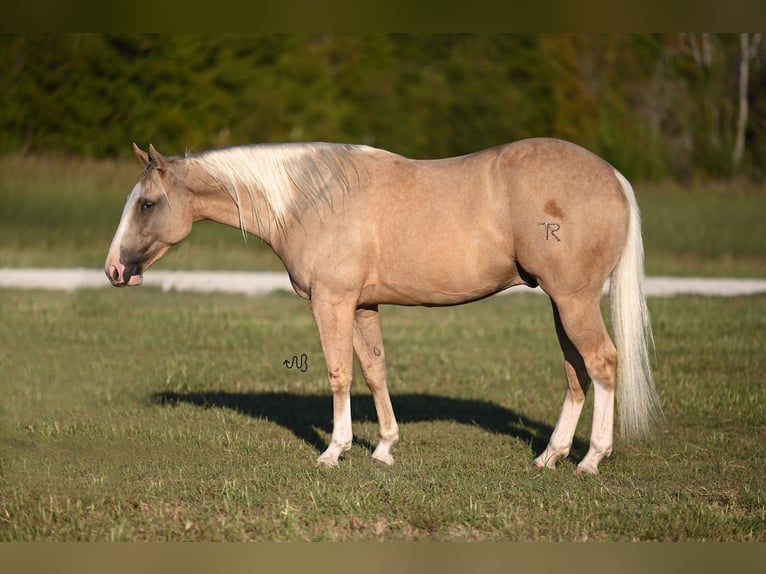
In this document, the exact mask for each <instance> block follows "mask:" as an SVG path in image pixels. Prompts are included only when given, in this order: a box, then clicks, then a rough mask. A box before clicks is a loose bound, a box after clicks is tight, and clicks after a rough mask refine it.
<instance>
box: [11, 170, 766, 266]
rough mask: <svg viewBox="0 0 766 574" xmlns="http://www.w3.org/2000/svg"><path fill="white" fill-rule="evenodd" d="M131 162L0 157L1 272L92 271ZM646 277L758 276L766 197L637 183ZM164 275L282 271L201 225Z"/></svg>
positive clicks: (130, 177) (757, 192)
mask: <svg viewBox="0 0 766 574" xmlns="http://www.w3.org/2000/svg"><path fill="white" fill-rule="evenodd" d="M139 173H140V168H139V165H138V162H109V161H98V162H96V161H87V160H73V159H72V160H64V159H51V158H46V159H41V158H18V157H4V158H0V266H10V267H14V266H24V267H31V266H43V267H69V266H79V267H100V266H101V265H103V262H104V258H105V256H106V251H107V248H108V246H109V242H110V241H111V238H112V235H113V234H114V230H115V229H116V227H117V223H118V221H119V219H120V214H121V212H122V206H123V203H124V200H125V197H126V196H127V194H128V192H129V191H130V189H131V187H132V186H133V184H134V182H135V180H136V179H137V178H138V175H139ZM635 187H636V193H637V196H638V202H639V205H640V206H641V208H642V212H643V220H644V242H645V246H646V268H647V272H648V273H649V274H655V275H656V274H662V275H685V276H696V275H704V276H716V277H726V276H736V277H766V247H764V246H766V226H764V225H762V223H761V221H760V217H761V213H762V211H763V205H764V201H766V190H764V189H763V188H753V187H749V186H738V185H735V184H729V185H727V186H716V185H704V184H700V185H693V186H689V187H682V186H679V185H677V184H665V185H660V184H651V185H642V184H640V183H638V182H636V183H635ZM158 268H162V269H232V270H256V269H262V270H263V269H268V270H280V269H282V267H281V263H280V262H279V260H278V259H277V258H276V256H274V254H273V253H272V252H271V250H270V249H268V248H267V247H266V246H265V245H263V244H262V243H260V242H259V240H257V239H255V238H250V239H249V240H248V244H247V245H245V243H244V241H243V239H242V235H241V234H240V232H239V231H238V230H236V229H231V228H227V227H224V226H221V225H217V224H212V223H208V222H204V223H199V224H197V225H195V228H194V231H193V232H192V234H191V236H190V237H189V238H188V239H187V240H186V241H185V242H184V243H182V244H181V245H179V246H177V247H175V248H174V249H173V250H171V252H170V253H169V254H168V255H167V256H166V257H165V258H164V259H163V260H162V261H161V262H160V263H159V264H158Z"/></svg>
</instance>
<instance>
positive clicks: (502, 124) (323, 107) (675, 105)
mask: <svg viewBox="0 0 766 574" xmlns="http://www.w3.org/2000/svg"><path fill="white" fill-rule="evenodd" d="M694 36H695V35H691V34H659V35H647V34H632V35H630V34H619V35H611V34H610V35H583V34H510V35H509V34H495V35H476V34H462V35H461V34H438V35H434V34H407V35H397V34H385V35H384V34H377V35H372V34H355V35H346V34H314V35H298V34H281V35H279V34H247V35H231V34H214V35H213V34H170V35H168V34H126V33H116V34H45V35H2V36H0V100H1V101H2V105H0V153H3V154H9V153H17V152H23V153H51V152H53V153H63V154H76V155H85V156H91V157H117V156H125V155H128V154H130V153H131V148H130V143H131V142H132V141H136V142H138V143H141V144H143V145H145V144H146V143H148V142H152V143H154V144H155V145H156V146H158V147H159V149H160V150H162V151H164V152H165V153H168V154H180V153H183V152H185V151H187V150H189V151H201V150H204V149H208V148H211V147H219V146H226V145H234V144H242V143H251V142H261V141H287V140H328V141H347V142H354V143H367V144H371V145H375V146H379V147H384V148H387V149H391V150H392V151H396V152H399V153H402V154H404V155H408V156H412V157H440V156H448V155H456V154H461V153H467V152H470V151H474V150H477V149H480V148H484V147H489V146H492V145H496V144H500V143H505V142H508V141H513V140H516V139H520V138H523V137H528V136H555V137H562V138H565V139H569V140H572V141H575V142H577V143H580V144H582V145H584V146H586V147H588V148H590V149H592V150H593V151H595V152H596V153H599V154H601V155H603V156H604V157H606V158H607V159H609V160H610V161H611V162H612V163H614V164H615V165H616V166H617V167H619V168H620V169H621V170H623V171H624V172H625V173H626V174H627V175H628V176H630V177H634V178H641V179H644V180H649V179H662V178H667V177H673V178H681V179H688V178H697V177H702V178H708V177H715V178H721V177H730V176H732V175H736V174H735V169H734V166H733V163H732V159H731V157H732V150H733V146H734V134H735V124H736V114H737V102H738V77H739V76H738V71H739V56H740V53H739V38H738V35H737V34H716V35H710V36H708V38H709V44H708V45H709V48H710V56H711V57H710V59H709V61H708V62H707V63H705V62H703V61H701V60H700V59H699V57H698V54H697V53H695V49H694V46H695V45H699V38H696V39H695V37H694ZM763 54H764V48H763V46H761V47H760V49H759V50H758V52H757V53H756V55H755V57H754V58H753V60H752V62H751V69H750V85H749V99H750V117H749V121H748V130H747V134H746V154H745V158H744V161H743V163H742V165H741V166H740V167H739V170H738V171H739V172H740V173H742V174H745V175H748V176H750V177H752V178H755V179H761V178H762V177H763V175H764V173H763V169H764V168H763V166H764V165H766V161H764V160H766V147H765V146H764V144H763V137H762V136H763V132H764V130H766V98H764V95H766V69H764V66H763V60H764V57H763Z"/></svg>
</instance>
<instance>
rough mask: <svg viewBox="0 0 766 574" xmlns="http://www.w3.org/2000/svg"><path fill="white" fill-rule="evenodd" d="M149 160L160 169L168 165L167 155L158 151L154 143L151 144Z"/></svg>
mask: <svg viewBox="0 0 766 574" xmlns="http://www.w3.org/2000/svg"><path fill="white" fill-rule="evenodd" d="M149 160H150V161H151V162H152V164H153V165H154V167H155V168H156V169H158V170H159V171H162V170H164V169H166V168H167V167H168V160H167V159H165V156H164V155H162V154H161V153H160V152H158V151H157V150H156V149H155V147H154V146H153V145H152V144H149Z"/></svg>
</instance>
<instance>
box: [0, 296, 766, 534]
mask: <svg viewBox="0 0 766 574" xmlns="http://www.w3.org/2000/svg"><path fill="white" fill-rule="evenodd" d="M650 308H651V311H652V313H653V317H654V326H655V333H656V340H657V357H656V377H657V382H658V387H659V390H660V394H661V396H662V399H663V403H664V406H665V410H666V414H667V418H668V422H667V426H666V427H665V428H663V429H661V430H660V431H659V432H658V433H657V434H656V435H655V436H654V437H653V438H651V439H649V440H648V441H646V442H643V443H636V444H625V443H624V442H623V441H620V440H619V439H618V442H617V444H616V448H615V453H614V454H613V456H612V457H611V458H610V459H608V460H606V461H604V463H603V464H602V465H601V474H600V475H598V476H594V477H576V476H574V467H575V464H576V463H577V461H578V460H579V458H580V457H581V456H583V454H584V453H585V450H586V448H587V437H588V433H589V417H590V408H589V407H590V405H589V407H588V410H586V412H585V414H584V417H583V420H582V421H581V424H580V426H579V429H578V435H577V441H576V444H575V448H574V449H573V450H574V452H573V454H572V456H571V458H570V459H568V460H566V461H564V462H563V463H562V464H560V467H559V468H558V469H557V470H556V471H555V472H550V471H540V470H533V469H532V468H531V466H530V463H531V461H532V458H533V457H534V455H535V454H537V453H538V452H539V451H540V450H541V449H542V448H543V447H544V445H545V443H546V442H547V439H548V435H549V433H550V431H551V427H552V425H553V424H554V423H555V420H556V417H557V416H558V410H559V407H560V404H561V400H562V399H563V393H564V385H565V383H564V378H563V372H562V367H561V365H560V359H559V351H558V348H557V345H556V342H555V335H554V332H553V325H552V321H551V317H550V309H549V306H548V303H547V300H546V298H544V297H540V296H536V295H518V296H509V297H496V298H492V299H489V300H486V301H482V302H479V303H475V304H472V305H468V306H464V307H455V308H448V309H420V308H414V309H406V308H385V309H383V315H382V316H383V329H384V336H385V338H386V343H387V354H388V356H389V363H390V387H391V392H392V398H393V402H394V408H395V409H396V412H397V415H398V417H399V419H400V422H401V435H402V440H401V442H400V443H399V445H398V446H397V448H396V449H395V450H394V455H395V457H396V459H397V460H396V464H395V465H394V466H393V467H391V468H380V467H378V466H375V465H373V464H371V463H370V461H369V456H370V453H371V448H372V446H373V445H374V443H375V439H376V424H375V417H374V409H373V407H372V403H371V400H370V397H369V392H368V391H367V390H366V388H365V387H364V384H363V383H362V382H361V380H360V378H359V377H357V380H356V381H355V383H354V395H353V408H354V434H355V441H356V442H355V446H354V448H352V450H351V451H349V453H347V455H346V456H345V457H344V458H343V459H342V460H341V465H340V467H338V468H336V469H331V470H326V469H320V468H317V467H316V466H315V459H316V457H317V456H318V454H319V452H320V450H321V449H322V448H323V447H324V445H325V443H326V441H327V440H328V439H329V432H330V424H331V400H330V395H329V392H328V391H327V388H326V382H325V376H324V367H323V364H322V355H321V351H320V348H319V344H318V340H317V337H316V334H315V330H314V326H313V324H312V322H311V316H310V313H309V310H308V306H307V303H305V302H304V301H301V300H300V299H298V298H297V297H295V296H291V295H286V294H278V295H277V294H275V295H270V296H267V297H256V298H248V297H238V296H221V295H192V294H180V293H172V292H171V293H161V292H159V291H157V290H153V289H149V288H141V289H134V290H98V291H81V292H77V293H72V294H58V293H47V292H24V291H13V290H9V291H3V292H0V316H1V317H2V321H0V367H1V368H0V373H2V374H1V375H0V377H2V380H1V381H0V384H1V385H2V387H1V388H2V389H3V393H4V397H3V401H2V404H1V405H0V540H4V541H8V540H357V539H379V540H411V539H415V540H466V539H481V540H496V539H501V540H636V539H639V540H666V541H667V540H698V541H700V540H726V541H749V540H761V541H763V540H766V493H765V491H764V489H763V477H764V476H766V455H765V454H764V451H763V449H762V448H761V446H760V445H761V444H762V443H763V440H764V438H766V424H765V423H764V421H765V420H766V416H765V415H766V413H764V409H765V407H764V405H766V387H765V386H764V385H763V381H764V379H765V378H766V357H765V356H764V344H763V333H764V332H766V297H762V296H758V297H749V298H737V299H715V298H693V297H684V298H675V299H652V300H650ZM300 353H306V354H307V356H308V366H309V368H308V370H307V372H305V373H303V372H300V371H298V370H295V369H293V370H288V369H286V368H285V367H284V366H283V365H282V361H283V360H284V359H286V358H289V357H290V356H292V355H295V354H300Z"/></svg>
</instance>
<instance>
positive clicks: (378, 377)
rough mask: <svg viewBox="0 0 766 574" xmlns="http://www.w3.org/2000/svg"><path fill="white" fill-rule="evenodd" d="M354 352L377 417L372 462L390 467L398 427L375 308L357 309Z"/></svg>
mask: <svg viewBox="0 0 766 574" xmlns="http://www.w3.org/2000/svg"><path fill="white" fill-rule="evenodd" d="M354 350H355V351H356V356H357V357H359V363H360V364H361V366H362V372H363V373H364V378H365V380H366V381H367V386H368V387H369V388H370V391H371V392H372V399H373V401H375V410H376V412H377V414H378V425H379V431H378V435H379V437H380V442H378V446H377V447H376V448H375V451H374V452H373V453H372V460H374V461H378V462H382V463H384V464H393V463H394V457H393V456H391V448H392V447H393V446H394V443H396V441H397V440H399V427H398V425H397V424H396V417H395V416H394V409H393V407H392V406H391V397H390V396H389V394H388V385H387V384H386V355H385V352H384V351H383V336H382V334H381V332H380V318H379V315H378V308H377V307H374V308H369V309H357V311H356V317H355V319H354Z"/></svg>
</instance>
